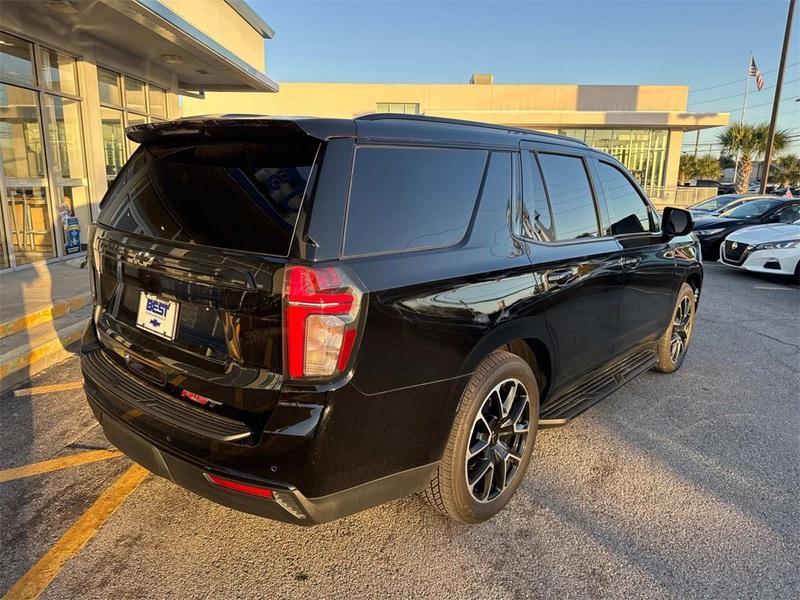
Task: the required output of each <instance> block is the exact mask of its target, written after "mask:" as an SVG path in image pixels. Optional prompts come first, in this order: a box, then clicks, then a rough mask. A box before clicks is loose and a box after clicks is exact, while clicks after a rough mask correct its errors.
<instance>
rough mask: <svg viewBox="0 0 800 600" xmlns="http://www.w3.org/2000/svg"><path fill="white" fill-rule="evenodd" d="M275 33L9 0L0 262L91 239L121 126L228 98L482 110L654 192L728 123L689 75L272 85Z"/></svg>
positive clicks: (197, 7)
mask: <svg viewBox="0 0 800 600" xmlns="http://www.w3.org/2000/svg"><path fill="white" fill-rule="evenodd" d="M272 36H273V31H272V30H271V28H270V27H269V25H268V24H267V23H265V22H264V21H263V20H262V19H261V18H260V17H259V16H258V15H257V14H256V13H255V12H254V11H253V10H252V8H250V7H249V6H248V5H247V4H246V2H245V1H244V0H41V1H37V2H28V1H25V0H2V6H1V7H0V195H1V196H2V210H0V221H1V222H0V225H2V226H1V227H0V238H1V239H0V272H3V271H9V270H15V269H20V268H26V267H27V266H30V265H32V264H40V263H42V262H45V261H58V260H63V259H65V258H69V257H70V256H73V254H72V252H73V251H75V250H78V251H80V247H77V248H76V246H75V243H74V242H75V239H74V232H73V233H71V234H70V235H67V233H66V231H65V227H64V223H65V222H66V223H69V227H68V228H67V229H73V230H75V229H77V230H78V231H80V236H81V242H82V243H83V244H84V245H85V242H86V234H87V227H88V225H89V224H90V223H91V222H93V221H94V220H96V218H97V214H98V210H99V208H98V206H99V202H100V199H101V198H102V196H103V194H104V193H105V191H106V189H107V187H108V184H109V182H111V181H112V180H113V179H114V177H115V176H116V175H117V173H118V172H119V170H120V168H121V166H122V165H123V164H124V162H125V160H126V159H127V158H128V157H129V156H130V154H131V153H132V152H133V150H134V149H135V144H134V143H133V142H131V141H130V140H127V139H126V138H125V135H124V128H125V127H127V126H129V125H134V124H139V123H147V122H153V123H155V122H159V121H163V120H166V119H173V118H176V117H178V116H186V115H196V114H216V113H233V112H236V113H259V114H268V115H309V116H326V117H344V118H353V117H356V116H359V115H363V114H368V113H373V112H392V113H404V114H420V115H429V116H437V117H448V118H458V119H468V120H476V121H485V122H489V123H496V124H502V125H513V126H517V127H526V128H531V129H538V130H542V131H549V132H555V133H563V134H566V135H570V136H573V137H577V138H579V139H581V140H584V141H586V142H587V143H588V144H590V145H592V146H595V147H597V148H600V149H602V150H605V151H608V152H610V153H611V154H614V155H615V156H617V157H618V158H619V159H620V160H621V161H622V162H623V163H624V164H625V165H626V166H627V167H628V168H629V169H630V170H631V171H632V172H633V173H634V174H635V175H636V177H637V178H638V179H639V180H640V182H642V184H643V185H644V186H645V187H646V188H647V190H648V191H649V192H650V193H654V194H658V193H659V192H658V190H659V189H662V188H663V187H664V186H667V187H669V186H674V185H676V183H677V173H678V161H679V157H680V150H681V144H682V141H683V135H684V133H686V132H689V131H697V130H699V129H704V128H707V127H717V126H720V125H725V124H726V123H727V122H728V115H727V114H717V113H691V112H688V111H687V96H688V88H687V87H685V86H663V85H630V86H629V85H624V86H617V85H608V86H607V85H540V84H535V85H533V84H494V83H493V80H492V76H491V75H486V74H484V75H474V76H473V77H472V79H471V80H470V82H469V83H465V84H463V85H458V84H456V85H453V84H371V83H284V84H281V86H280V91H279V89H278V85H277V84H276V83H275V82H274V81H272V80H271V79H270V78H269V77H268V76H267V75H266V64H265V60H266V58H265V40H268V39H270V38H271V37H272ZM390 76H391V73H387V77H390ZM243 92H245V93H243ZM65 217H73V219H71V221H70V220H68V219H65ZM75 218H76V219H77V222H76V220H75Z"/></svg>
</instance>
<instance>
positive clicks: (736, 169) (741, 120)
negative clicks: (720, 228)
mask: <svg viewBox="0 0 800 600" xmlns="http://www.w3.org/2000/svg"><path fill="white" fill-rule="evenodd" d="M752 64H753V55H752V53H751V54H750V60H749V61H747V78H746V79H745V83H744V101H743V102H742V114H741V116H740V117H739V123H744V113H745V111H746V110H747V94H748V93H749V92H750V65H752ZM738 173H739V153H738V152H737V153H736V165H735V166H734V167H733V185H734V187H735V186H736V175H737V174H738ZM747 184H748V186H749V185H750V182H749V181H748V182H747Z"/></svg>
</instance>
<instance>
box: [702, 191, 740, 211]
mask: <svg viewBox="0 0 800 600" xmlns="http://www.w3.org/2000/svg"><path fill="white" fill-rule="evenodd" d="M738 197H739V195H738V194H723V195H722V196H714V197H713V198H709V199H708V200H704V201H703V202H699V203H697V204H695V205H694V206H692V210H702V211H709V212H711V211H714V210H718V209H720V208H722V207H723V206H725V205H726V204H728V203H729V202H733V201H734V200H736V198H738Z"/></svg>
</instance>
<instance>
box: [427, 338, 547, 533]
mask: <svg viewBox="0 0 800 600" xmlns="http://www.w3.org/2000/svg"><path fill="white" fill-rule="evenodd" d="M538 418H539V391H538V388H537V386H536V378H535V376H534V374H533V371H532V370H531V368H530V366H529V365H528V363H526V362H525V361H524V360H522V359H521V358H520V357H519V356H517V355H515V354H511V353H510V352H505V351H497V352H493V353H492V354H491V355H489V356H488V357H487V358H486V359H485V360H484V361H483V362H482V363H481V364H480V365H478V368H477V369H475V372H474V373H473V374H472V377H471V378H470V381H469V383H468V384H467V387H466V389H465V390H464V394H463V395H462V397H461V403H460V404H459V407H458V411H457V412H456V417H455V421H454V423H453V429H452V431H451V432H450V437H449V439H448V442H447V447H446V448H445V452H444V456H443V457H442V461H441V463H440V465H439V467H438V470H437V473H436V475H435V476H434V477H433V479H432V480H431V482H430V485H429V486H428V488H427V489H426V490H425V491H424V492H423V496H425V498H426V499H427V500H428V501H429V502H430V503H431V504H432V505H433V506H434V507H435V508H436V509H438V510H439V511H440V512H442V513H444V514H446V515H447V516H449V517H450V518H452V519H454V520H456V521H461V522H463V523H478V522H480V521H485V520H487V519H489V518H491V517H493V516H494V515H495V514H497V513H498V512H500V510H502V508H503V507H504V506H505V505H506V504H507V503H508V501H509V500H510V499H511V497H512V496H513V495H514V492H515V491H516V490H517V488H518V487H519V484H520V483H521V482H522V478H523V477H524V475H525V471H526V470H527V468H528V463H529V462H530V457H531V452H532V451H533V444H534V442H535V440H536V430H537V424H538Z"/></svg>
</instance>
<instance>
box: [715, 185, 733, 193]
mask: <svg viewBox="0 0 800 600" xmlns="http://www.w3.org/2000/svg"><path fill="white" fill-rule="evenodd" d="M717 193H718V194H735V193H736V186H735V185H734V184H732V183H720V184H719V187H717Z"/></svg>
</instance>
